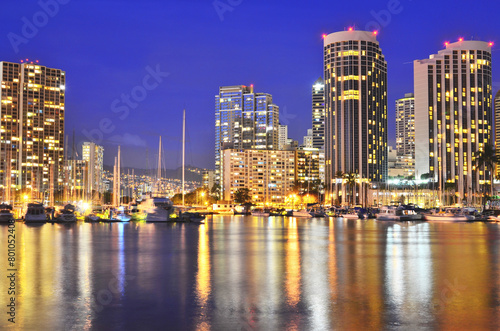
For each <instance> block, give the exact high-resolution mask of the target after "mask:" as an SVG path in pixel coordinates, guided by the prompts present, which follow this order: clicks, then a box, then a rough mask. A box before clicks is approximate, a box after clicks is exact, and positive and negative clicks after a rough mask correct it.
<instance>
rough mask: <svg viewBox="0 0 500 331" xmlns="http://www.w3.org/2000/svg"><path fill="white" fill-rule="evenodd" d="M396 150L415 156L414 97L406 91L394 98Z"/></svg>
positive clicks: (399, 153)
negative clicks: (398, 97) (400, 96)
mask: <svg viewBox="0 0 500 331" xmlns="http://www.w3.org/2000/svg"><path fill="white" fill-rule="evenodd" d="M396 152H397V153H398V155H412V156H413V157H415V97H414V95H413V93H406V94H405V97H404V98H401V99H398V100H396Z"/></svg>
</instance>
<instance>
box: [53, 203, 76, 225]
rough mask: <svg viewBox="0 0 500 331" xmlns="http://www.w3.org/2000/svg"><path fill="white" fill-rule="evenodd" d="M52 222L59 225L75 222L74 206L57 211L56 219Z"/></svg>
mask: <svg viewBox="0 0 500 331" xmlns="http://www.w3.org/2000/svg"><path fill="white" fill-rule="evenodd" d="M53 221H55V222H61V223H70V222H76V216H75V206H73V205H71V204H67V205H66V206H64V208H62V209H61V210H59V213H58V215H57V217H56V218H55V219H54V220H53Z"/></svg>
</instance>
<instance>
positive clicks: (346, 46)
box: [324, 28, 387, 191]
mask: <svg viewBox="0 0 500 331" xmlns="http://www.w3.org/2000/svg"><path fill="white" fill-rule="evenodd" d="M324 70H325V75H324V77H325V91H326V92H325V115H326V116H325V136H326V138H325V162H326V164H325V172H326V174H325V176H326V182H327V183H326V188H327V190H329V191H333V183H334V181H335V178H334V175H335V173H336V172H337V171H342V172H344V173H357V174H358V176H359V178H360V179H361V181H371V182H383V181H385V179H386V177H387V62H386V61H385V58H384V55H383V54H382V50H381V49H380V47H379V43H378V41H377V38H376V32H373V33H372V32H367V31H356V30H354V29H352V28H349V31H342V32H335V33H332V34H329V35H327V36H325V38H324Z"/></svg>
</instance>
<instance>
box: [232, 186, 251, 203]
mask: <svg viewBox="0 0 500 331" xmlns="http://www.w3.org/2000/svg"><path fill="white" fill-rule="evenodd" d="M250 200H251V197H250V190H249V189H247V188H239V189H237V190H236V192H234V202H236V203H247V202H249V201H250Z"/></svg>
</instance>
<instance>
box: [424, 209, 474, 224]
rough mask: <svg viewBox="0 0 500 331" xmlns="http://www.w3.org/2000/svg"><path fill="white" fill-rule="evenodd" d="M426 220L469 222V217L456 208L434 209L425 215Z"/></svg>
mask: <svg viewBox="0 0 500 331" xmlns="http://www.w3.org/2000/svg"><path fill="white" fill-rule="evenodd" d="M424 218H425V220H427V221H430V222H467V221H468V220H469V219H468V218H467V216H466V215H464V214H463V213H462V212H460V210H458V209H456V208H446V209H445V210H438V211H434V212H432V213H429V214H425V215H424Z"/></svg>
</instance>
